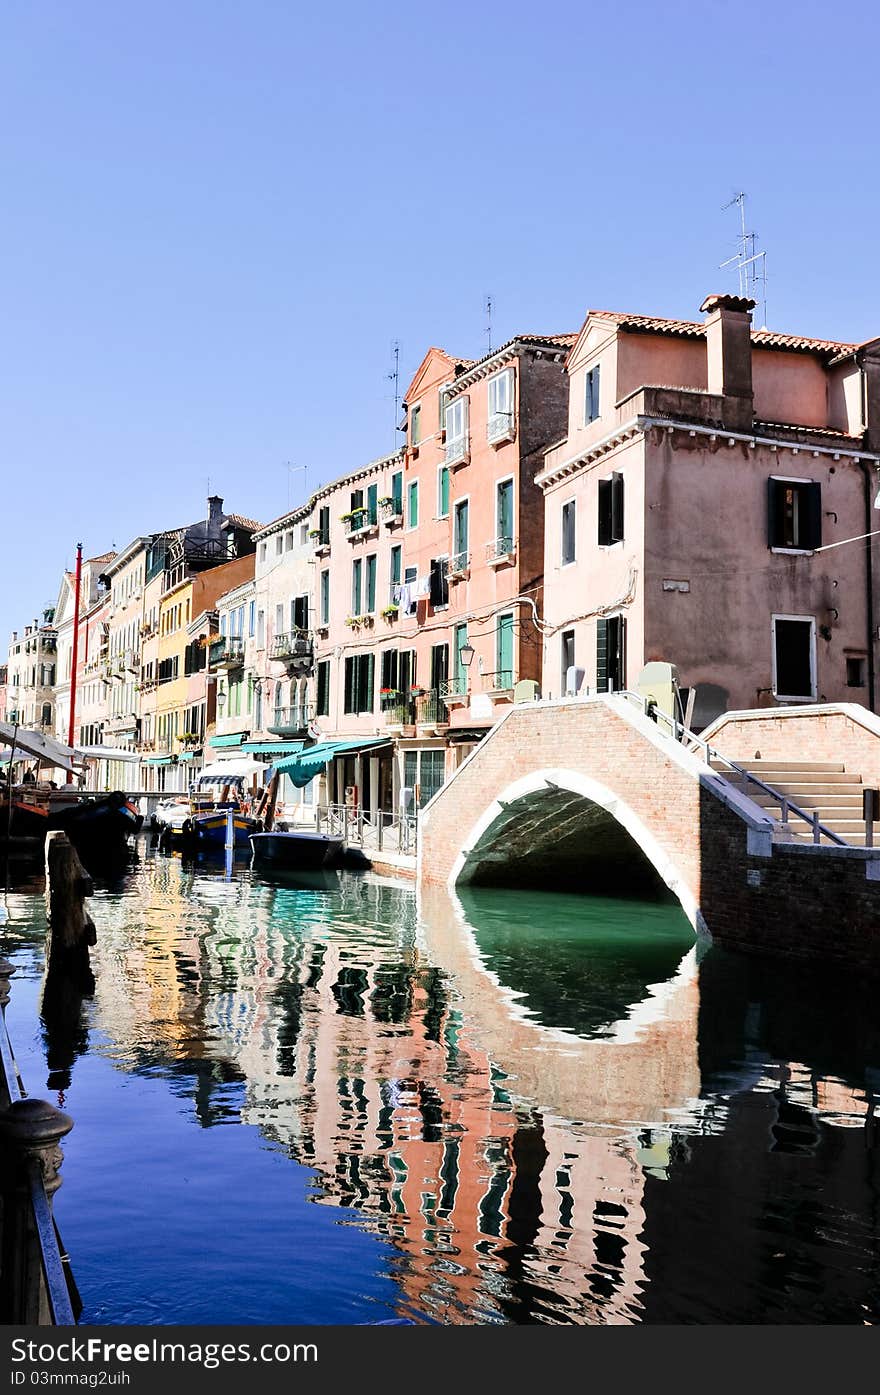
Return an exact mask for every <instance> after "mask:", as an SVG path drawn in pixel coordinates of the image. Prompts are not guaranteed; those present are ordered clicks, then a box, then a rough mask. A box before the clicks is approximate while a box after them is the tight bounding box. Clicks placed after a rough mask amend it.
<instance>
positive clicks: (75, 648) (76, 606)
mask: <svg viewBox="0 0 880 1395" xmlns="http://www.w3.org/2000/svg"><path fill="white" fill-rule="evenodd" d="M82 559H83V545H82V543H77V545H76V581H75V583H74V595H75V599H74V604H73V653H72V655H71V659H70V720H69V722H68V724H67V744H68V746H72V745H73V722H74V717H75V715H76V664H77V658H78V656H79V591H80V581H81V579H82ZM67 783H68V784H69V785H70V784H72V783H73V774H72V772H71V771H69V770H68V772H67Z"/></svg>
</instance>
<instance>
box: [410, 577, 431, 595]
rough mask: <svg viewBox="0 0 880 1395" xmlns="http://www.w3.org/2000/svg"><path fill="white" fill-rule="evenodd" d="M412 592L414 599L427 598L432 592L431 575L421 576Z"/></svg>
mask: <svg viewBox="0 0 880 1395" xmlns="http://www.w3.org/2000/svg"><path fill="white" fill-rule="evenodd" d="M412 593H413V597H414V599H415V600H417V601H424V600H427V599H428V597H429V596H430V594H431V578H430V576H420V577H419V579H418V581H417V582H416V583H415V585H414V586H413V590H412Z"/></svg>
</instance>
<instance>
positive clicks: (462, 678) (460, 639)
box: [452, 625, 468, 693]
mask: <svg viewBox="0 0 880 1395" xmlns="http://www.w3.org/2000/svg"><path fill="white" fill-rule="evenodd" d="M467 642H468V628H467V625H456V627H455V651H454V652H455V672H454V673H453V675H452V677H453V680H454V688H453V691H454V692H456V693H466V692H467V668H466V667H465V662H464V660H463V659H462V657H461V651H462V649H463V648H464V647H465V645H466V644H467Z"/></svg>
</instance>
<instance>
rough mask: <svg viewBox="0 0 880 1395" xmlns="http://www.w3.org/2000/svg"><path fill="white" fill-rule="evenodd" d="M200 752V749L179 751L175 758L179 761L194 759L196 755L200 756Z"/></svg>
mask: <svg viewBox="0 0 880 1395" xmlns="http://www.w3.org/2000/svg"><path fill="white" fill-rule="evenodd" d="M201 754H202V753H201V751H181V753H180V755H179V756H178V757H177V759H178V760H179V761H185V760H195V758H196V756H200V755H201Z"/></svg>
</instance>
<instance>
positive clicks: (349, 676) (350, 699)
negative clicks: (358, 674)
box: [344, 658, 355, 712]
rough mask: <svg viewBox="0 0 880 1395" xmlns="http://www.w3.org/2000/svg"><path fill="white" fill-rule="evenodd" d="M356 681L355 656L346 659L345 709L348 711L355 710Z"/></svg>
mask: <svg viewBox="0 0 880 1395" xmlns="http://www.w3.org/2000/svg"><path fill="white" fill-rule="evenodd" d="M354 681H355V677H354V659H353V658H348V659H346V661H345V704H344V706H345V711H346V712H354V710H355V701H354V699H355V691H354Z"/></svg>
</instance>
